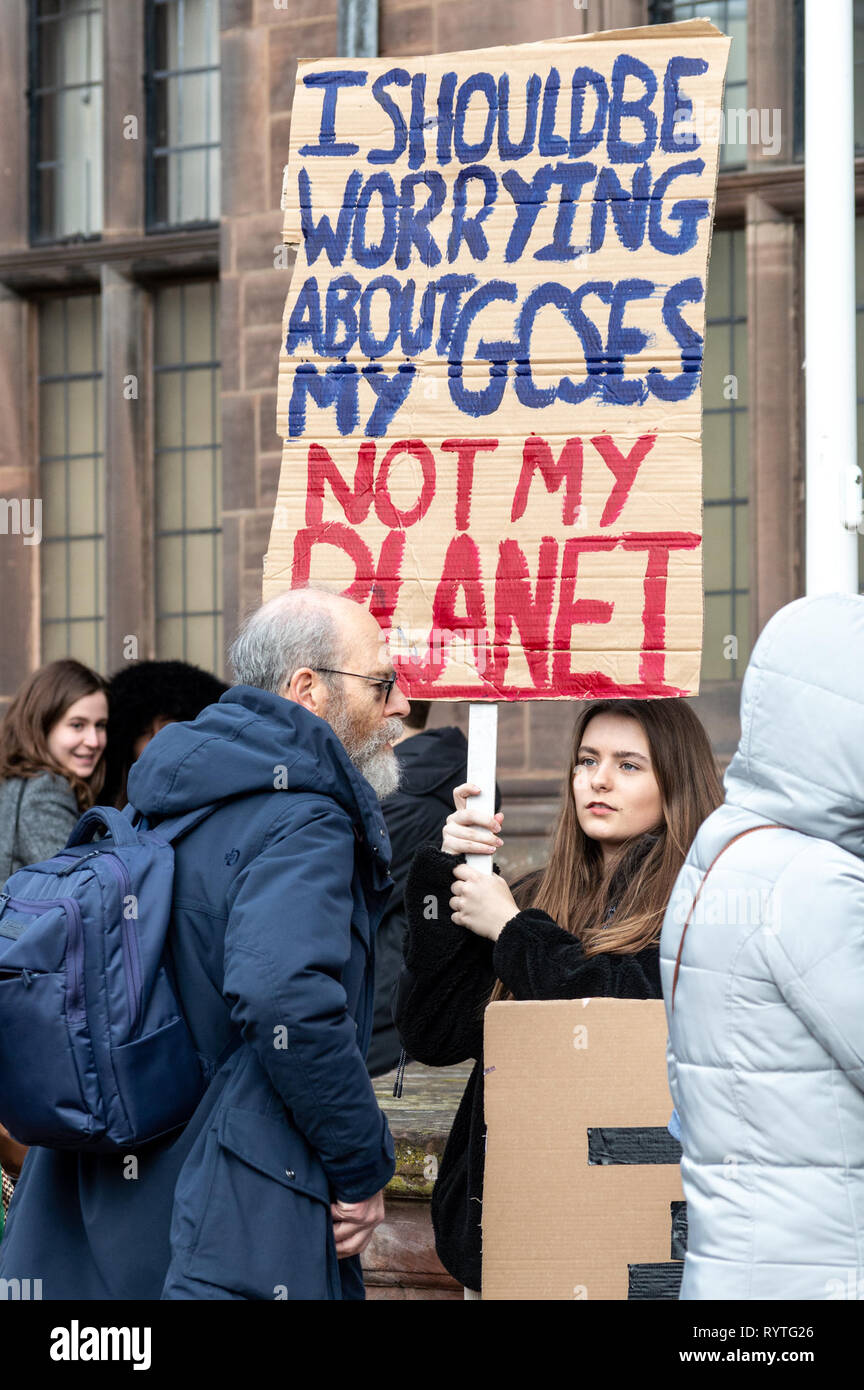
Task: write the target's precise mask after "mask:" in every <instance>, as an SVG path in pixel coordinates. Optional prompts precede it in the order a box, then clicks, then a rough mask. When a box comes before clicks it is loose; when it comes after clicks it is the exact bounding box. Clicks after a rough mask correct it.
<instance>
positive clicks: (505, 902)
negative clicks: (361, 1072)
mask: <svg viewBox="0 0 864 1390" xmlns="http://www.w3.org/2000/svg"><path fill="white" fill-rule="evenodd" d="M478 791H479V788H477V787H474V786H472V785H471V784H470V783H466V784H465V785H463V786H461V787H458V788H457V789H456V791H455V792H454V800H455V803H456V810H455V811H454V812H453V814H452V815H451V816H450V817H449V819H448V820H447V822H446V825H445V827H444V835H443V842H442V846H441V849H440V850H438V849H436V848H433V847H431V846H429V847H426V848H423V849H421V850H420V851H419V852H418V854H417V855H416V857H415V859H414V863H413V865H412V869H411V874H410V877H409V880H408V886H407V889H406V893H405V902H406V907H407V910H408V937H407V942H406V951H405V966H404V969H403V971H402V975H401V977H400V981H399V988H398V995H397V1005H396V1025H397V1028H398V1029H399V1032H400V1034H401V1037H402V1040H403V1043H404V1046H405V1048H406V1051H407V1052H408V1054H409V1056H411V1057H413V1058H415V1059H416V1060H417V1061H420V1062H423V1063H425V1064H426V1065H428V1066H452V1065H454V1064H455V1063H457V1062H464V1061H465V1060H466V1059H467V1058H469V1057H470V1058H474V1059H475V1066H474V1070H473V1072H472V1073H471V1078H470V1080H469V1082H468V1086H467V1088H466V1090H465V1094H464V1096H463V1097H462V1102H461V1104H460V1106H459V1110H458V1112H457V1114H456V1118H455V1120H454V1122H453V1128H452V1130H451V1133H450V1138H449V1140H448V1143H447V1148H446V1150H445V1153H444V1157H443V1159H442V1161H441V1169H440V1173H439V1176H438V1181H437V1183H436V1186H435V1192H434V1194H433V1198H432V1221H433V1225H434V1227H435V1242H436V1247H437V1250H438V1254H439V1257H440V1259H441V1261H442V1263H443V1264H444V1266H445V1268H446V1269H447V1270H448V1271H449V1272H450V1273H451V1274H452V1275H453V1276H454V1278H456V1279H458V1280H459V1281H460V1283H462V1284H464V1285H465V1287H466V1289H467V1290H479V1289H480V1277H481V1256H480V1225H481V1210H482V1198H483V1158H484V1149H485V1128H484V1124H483V1012H484V1009H485V1006H486V1004H488V1003H491V1002H494V1001H496V1000H499V999H523V1000H524V999H580V998H587V997H589V996H593V997H595V998H597V997H600V998H603V997H612V998H619V999H659V998H660V997H661V990H660V963H659V951H658V942H659V938H660V929H661V927H662V924H663V914H664V912H665V910H666V906H667V903H668V901H669V898H670V895H671V893H672V888H673V886H674V883H675V879H676V877H677V875H678V871H679V869H680V868H681V866H682V864H683V863H684V859H685V856H686V854H687V851H688V849H689V848H690V844H691V841H692V840H693V839H694V837H695V835H696V831H697V830H698V828H699V826H700V825H701V824H702V822H703V821H704V820H705V819H706V818H707V817H708V816H709V815H710V814H711V812H712V811H713V810H714V809H715V808H716V807H717V806H719V805H720V803H721V801H722V800H723V794H722V791H721V788H720V781H719V778H718V776H717V770H716V767H715V763H714V757H713V754H712V752H711V746H710V744H709V742H708V738H707V735H706V733H705V730H704V729H703V727H702V725H701V724H700V722H699V720H698V719H697V717H696V715H695V714H694V713H693V710H692V709H691V708H690V706H689V705H688V704H686V703H685V702H684V701H683V700H671V699H670V700H601V701H594V702H592V703H591V704H589V705H588V706H587V707H586V709H585V710H584V712H583V713H582V714H581V715H580V717H579V719H578V720H577V723H576V729H575V734H574V740H573V748H572V754H571V757H570V759H569V761H568V765H567V774H566V784H565V788H564V799H563V805H562V808H561V813H560V815H559V818H558V823H557V827H556V829H555V833H554V838H553V842H552V852H551V855H550V857H549V861H548V863H547V865H546V867H545V869H542V870H540V871H538V872H536V873H534V874H531V875H529V876H527V877H526V878H523V879H522V880H520V881H519V882H518V883H517V884H515V885H514V889H513V891H512V892H511V890H510V888H509V887H508V885H507V883H506V882H505V880H504V879H503V878H501V877H500V876H497V875H495V874H493V875H484V874H480V873H478V872H477V870H476V869H473V868H469V867H468V865H466V864H465V862H464V859H462V858H461V856H464V855H465V854H477V853H480V854H494V853H495V851H496V849H498V848H499V847H500V845H501V844H502V841H501V839H500V836H499V831H500V829H501V822H502V818H503V816H502V813H501V812H499V813H498V814H497V815H496V816H494V817H492V819H491V820H489V821H484V822H480V823H478V822H476V821H475V819H474V816H473V814H472V812H471V810H470V809H469V805H468V803H469V800H470V798H471V796H473V795H475V794H476V793H477V792H478Z"/></svg>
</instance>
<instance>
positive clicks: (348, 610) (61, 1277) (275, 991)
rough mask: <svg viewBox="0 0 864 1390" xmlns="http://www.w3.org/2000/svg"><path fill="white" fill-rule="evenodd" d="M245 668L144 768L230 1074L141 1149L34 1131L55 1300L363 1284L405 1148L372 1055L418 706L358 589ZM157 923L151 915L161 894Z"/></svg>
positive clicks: (179, 981)
mask: <svg viewBox="0 0 864 1390" xmlns="http://www.w3.org/2000/svg"><path fill="white" fill-rule="evenodd" d="M231 660H232V664H233V667H234V671H235V674H236V684H235V685H234V686H233V687H232V688H231V689H230V690H228V691H226V693H225V694H224V695H223V696H222V698H221V699H220V700H219V701H218V703H217V704H213V705H209V706H208V707H207V708H206V709H205V710H203V711H202V713H201V714H200V715H199V716H198V718H197V719H195V720H194V721H193V722H191V723H178V724H171V725H168V726H166V727H165V728H164V729H163V730H162V731H161V732H160V733H158V734H157V735H156V737H155V738H154V739H153V740H152V741H151V742H150V743H149V744H148V745H147V747H146V748H145V750H144V752H143V754H142V755H141V757H140V758H139V760H138V762H137V763H136V764H135V765H134V767H133V768H132V770H131V773H130V776H129V797H130V801H131V804H132V805H133V806H134V807H135V808H136V809H137V810H138V811H139V812H141V813H142V814H143V815H145V816H146V817H147V821H148V824H150V825H151V826H152V825H154V824H156V823H158V822H159V821H160V820H163V819H165V818H167V817H172V818H173V817H176V816H180V815H185V814H187V813H188V812H191V811H194V810H196V809H197V808H203V807H208V806H212V807H214V808H215V809H213V810H212V811H211V812H210V814H209V815H208V816H207V817H206V819H204V820H203V821H202V822H201V823H200V824H199V825H197V826H196V827H195V828H194V829H192V830H190V831H189V832H188V834H186V835H185V836H184V837H183V838H182V839H180V840H178V842H177V844H176V849H175V874H174V896H173V906H172V919H171V926H170V928H169V933H168V943H167V956H168V962H169V967H170V971H171V975H172V979H173V983H174V986H175V991H176V995H177V999H178V1002H179V1004H180V1007H181V1008H182V1010H183V1013H184V1015H185V1018H186V1021H187V1023H188V1025H189V1029H190V1031H191V1033H192V1036H193V1039H194V1041H195V1046H196V1049H197V1051H198V1053H199V1055H200V1056H201V1059H202V1065H203V1066H204V1067H205V1073H206V1074H207V1075H209V1076H210V1078H211V1079H210V1080H209V1084H208V1086H207V1090H206V1093H205V1095H204V1097H203V1099H202V1101H201V1102H200V1104H199V1106H198V1108H197V1110H196V1111H195V1113H194V1115H193V1116H192V1118H191V1119H190V1120H189V1122H188V1123H187V1124H186V1125H185V1126H184V1127H183V1129H181V1130H179V1131H174V1132H173V1133H172V1134H170V1135H167V1136H165V1137H163V1138H161V1139H157V1140H154V1141H153V1142H151V1143H149V1144H147V1145H145V1146H143V1147H141V1148H140V1149H139V1150H138V1151H137V1152H135V1153H130V1154H119V1153H118V1154H103V1155H98V1154H87V1153H79V1152H76V1153H64V1152H57V1151H50V1150H47V1149H31V1150H30V1152H29V1154H28V1156H27V1158H26V1160H25V1162H24V1167H23V1171H22V1176H21V1178H20V1180H19V1183H18V1185H17V1188H16V1192H15V1196H14V1198H13V1200H12V1205H11V1208H10V1215H9V1221H8V1225H7V1229H6V1234H5V1236H4V1240H3V1243H2V1246H0V1270H2V1275H3V1277H5V1278H6V1279H7V1280H12V1279H15V1278H41V1279H42V1281H43V1282H42V1290H43V1297H44V1298H50V1299H64V1298H69V1299H73V1298H74V1299H76V1300H77V1299H159V1298H163V1299H195V1300H201V1299H246V1300H249V1299H255V1300H264V1299H276V1300H285V1299H287V1300H318V1299H362V1298H363V1297H364V1291H363V1278H362V1271H361V1269H360V1262H359V1255H360V1253H361V1251H362V1250H363V1249H365V1247H366V1245H367V1244H368V1242H369V1240H370V1239H371V1237H372V1234H373V1233H374V1230H375V1227H376V1226H377V1224H378V1223H379V1222H380V1221H381V1220H382V1219H383V1214H384V1204H383V1197H382V1195H381V1194H382V1189H383V1188H384V1186H385V1185H386V1183H387V1182H388V1181H389V1179H390V1177H391V1176H392V1173H393V1168H394V1161H393V1144H392V1139H391V1137H390V1134H389V1131H388V1128H387V1122H386V1119H385V1117H384V1115H383V1113H382V1112H381V1110H380V1108H379V1106H378V1103H377V1101H376V1099H375V1095H374V1092H373V1090H372V1085H371V1082H370V1080H369V1077H368V1074H367V1071H366V1066H365V1055H366V1049H367V1047H368V1043H369V1036H370V1032H371V1028H372V1012H373V968H374V938H375V931H376V928H377V925H378V922H379V920H380V918H381V915H382V912H383V910H384V907H385V905H386V902H387V898H388V896H389V892H390V887H391V880H390V878H389V875H388V864H389V856H390V845H389V841H388V837H387V831H386V829H385V825H384V819H383V817H382V815H381V811H380V809H379V806H378V800H379V798H381V797H384V796H386V795H388V794H389V793H390V792H392V791H393V790H395V788H396V786H397V784H398V777H399V774H398V764H397V762H396V758H395V756H394V753H393V747H392V745H393V743H394V742H395V740H397V739H398V738H399V736H400V734H401V733H402V717H403V716H404V715H406V714H407V713H408V712H409V710H410V706H409V704H408V701H407V700H406V699H405V697H404V696H403V695H402V693H401V692H400V690H399V688H398V685H397V684H396V678H395V675H394V671H393V666H392V662H391V660H390V658H389V655H388V653H387V646H386V641H385V639H384V636H383V634H382V632H381V629H380V628H379V626H378V624H377V622H376V621H375V619H374V618H373V617H372V616H371V615H370V614H369V612H368V611H367V610H366V609H364V608H361V607H360V606H359V605H358V604H355V603H352V602H350V601H349V600H348V599H345V598H342V597H340V596H339V595H337V594H335V593H331V592H329V591H328V590H325V589H321V588H317V587H309V588H306V589H297V590H292V591H291V592H289V593H286V594H284V595H282V596H280V597H279V598H276V599H272V600H271V601H270V602H269V603H267V604H265V605H264V606H263V607H262V608H260V609H259V610H258V611H257V612H256V613H254V614H253V616H252V617H251V618H250V619H249V620H248V621H247V622H246V623H245V625H244V627H243V628H242V630H241V632H240V634H239V636H238V637H237V639H236V641H235V642H234V644H233V647H232V649H231ZM138 929H139V930H141V931H145V930H146V903H143V902H142V903H140V904H139V916H138Z"/></svg>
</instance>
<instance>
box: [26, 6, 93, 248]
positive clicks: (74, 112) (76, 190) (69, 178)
mask: <svg viewBox="0 0 864 1390" xmlns="http://www.w3.org/2000/svg"><path fill="white" fill-rule="evenodd" d="M29 17H30V44H29V52H30V56H29V64H30V81H29V101H30V240H31V241H32V242H44V241H61V240H63V239H65V238H69V237H76V238H78V237H96V236H98V235H99V234H100V233H101V231H102V0H33V2H32V3H31V4H30V9H29Z"/></svg>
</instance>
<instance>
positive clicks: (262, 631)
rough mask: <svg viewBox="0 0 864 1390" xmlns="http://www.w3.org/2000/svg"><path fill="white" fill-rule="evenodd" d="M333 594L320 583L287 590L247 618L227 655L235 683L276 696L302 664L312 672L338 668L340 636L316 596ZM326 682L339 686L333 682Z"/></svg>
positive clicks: (341, 640) (333, 621)
mask: <svg viewBox="0 0 864 1390" xmlns="http://www.w3.org/2000/svg"><path fill="white" fill-rule="evenodd" d="M336 593H338V590H336V589H330V588H327V586H326V585H324V584H309V585H307V586H306V588H303V589H290V590H289V591H288V592H287V593H284V594H279V595H278V596H277V597H276V598H271V599H269V600H268V602H267V603H265V604H263V605H262V607H261V608H259V609H257V610H256V612H254V613H253V614H252V615H251V616H250V617H248V618H247V619H246V621H245V622H244V624H243V626H242V627H241V628H240V631H239V632H238V634H237V636H236V637H235V639H234V641H233V642H232V644H231V648H230V650H229V653H228V657H229V660H230V662H231V665H232V667H233V670H234V684H235V685H254V686H257V687H258V688H259V690H269V691H271V693H272V694H274V695H279V694H281V692H282V690H283V689H284V688H285V686H286V685H287V683H288V682H289V681H290V679H291V677H292V676H293V675H294V672H295V671H299V670H301V668H302V667H304V666H309V667H311V669H312V670H320V669H321V668H322V667H339V666H341V664H342V648H343V638H342V636H341V634H340V632H339V628H338V625H337V623H336V621H335V619H334V617H333V614H332V612H331V611H330V609H329V608H328V606H327V604H326V603H322V602H320V600H319V601H316V599H315V598H314V595H316V594H336ZM310 595H312V597H311V598H310V597H309V596H310ZM325 680H327V683H328V684H330V685H336V684H339V685H341V681H338V680H336V681H334V680H332V678H329V679H328V678H327V677H325Z"/></svg>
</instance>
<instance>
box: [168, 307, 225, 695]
mask: <svg viewBox="0 0 864 1390" xmlns="http://www.w3.org/2000/svg"><path fill="white" fill-rule="evenodd" d="M154 317H155V330H156V331H155V362H154V370H155V385H156V400H155V420H154V424H155V465H156V472H155V480H154V482H155V495H156V518H155V538H156V651H157V655H158V656H159V657H160V658H161V659H168V658H175V659H179V660H183V661H192V662H194V663H195V664H196V665H199V666H204V667H206V668H209V669H211V670H215V671H217V672H219V671H221V669H222V664H223V663H222V582H221V579H222V545H221V541H222V476H221V412H220V395H219V392H220V372H219V366H220V364H219V360H218V344H219V290H218V285H217V284H216V283H215V282H213V281H208V280H199V281H190V282H186V283H184V284H178V285H169V286H165V287H164V288H162V289H160V290H157V292H156V295H155V303H154Z"/></svg>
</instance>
